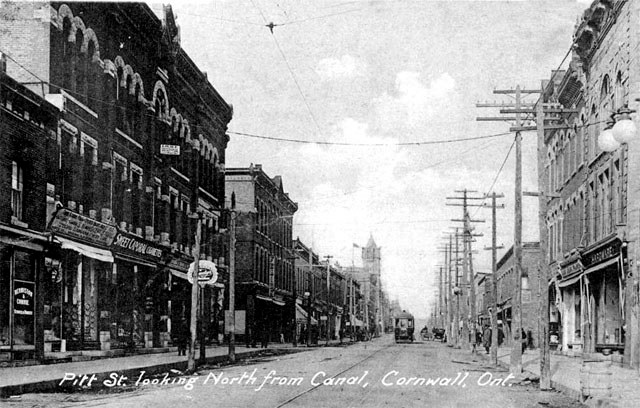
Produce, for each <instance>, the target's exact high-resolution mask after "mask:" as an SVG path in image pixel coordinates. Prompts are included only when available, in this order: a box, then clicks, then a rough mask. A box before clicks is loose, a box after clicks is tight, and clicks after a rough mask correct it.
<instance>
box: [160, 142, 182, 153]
mask: <svg viewBox="0 0 640 408" xmlns="http://www.w3.org/2000/svg"><path fill="white" fill-rule="evenodd" d="M160 154H164V155H167V156H180V145H169V144H161V145H160Z"/></svg>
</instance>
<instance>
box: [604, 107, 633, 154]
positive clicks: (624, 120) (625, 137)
mask: <svg viewBox="0 0 640 408" xmlns="http://www.w3.org/2000/svg"><path fill="white" fill-rule="evenodd" d="M634 112H635V110H633V109H629V107H628V106H627V105H626V104H625V105H624V106H623V107H622V108H620V109H618V111H616V112H614V113H612V114H611V118H610V119H609V120H608V121H607V126H606V127H605V128H604V130H603V131H602V133H600V137H598V147H599V148H600V149H601V150H603V151H605V152H612V151H614V150H616V149H617V148H618V147H620V145H621V144H624V143H629V142H630V141H632V140H633V139H634V138H635V137H636V131H637V129H636V125H635V123H633V120H632V119H631V114H632V113H634Z"/></svg>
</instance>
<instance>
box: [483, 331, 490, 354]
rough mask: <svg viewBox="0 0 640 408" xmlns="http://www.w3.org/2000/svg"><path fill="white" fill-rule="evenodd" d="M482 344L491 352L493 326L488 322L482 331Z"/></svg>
mask: <svg viewBox="0 0 640 408" xmlns="http://www.w3.org/2000/svg"><path fill="white" fill-rule="evenodd" d="M482 345H483V346H484V349H485V350H486V351H487V354H489V349H491V327H489V325H488V324H485V325H484V330H483V331H482Z"/></svg>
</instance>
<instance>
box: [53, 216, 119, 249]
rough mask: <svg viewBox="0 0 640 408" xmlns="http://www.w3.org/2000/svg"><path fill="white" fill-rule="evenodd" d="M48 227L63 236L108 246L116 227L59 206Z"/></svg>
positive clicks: (114, 234)
mask: <svg viewBox="0 0 640 408" xmlns="http://www.w3.org/2000/svg"><path fill="white" fill-rule="evenodd" d="M49 229H50V230H51V231H52V232H54V233H56V234H59V235H61V236H63V237H67V238H71V239H78V240H81V241H85V242H89V243H92V244H97V245H100V246H110V245H111V243H112V242H113V239H114V237H115V236H116V233H117V232H118V231H117V230H116V227H115V226H113V225H109V224H105V223H103V222H100V221H97V220H94V219H92V218H89V217H86V216H84V215H82V214H78V213H76V212H73V211H71V210H69V209H67V208H61V209H60V210H58V211H57V212H56V215H55V217H54V218H53V220H52V221H51V225H50V226H49Z"/></svg>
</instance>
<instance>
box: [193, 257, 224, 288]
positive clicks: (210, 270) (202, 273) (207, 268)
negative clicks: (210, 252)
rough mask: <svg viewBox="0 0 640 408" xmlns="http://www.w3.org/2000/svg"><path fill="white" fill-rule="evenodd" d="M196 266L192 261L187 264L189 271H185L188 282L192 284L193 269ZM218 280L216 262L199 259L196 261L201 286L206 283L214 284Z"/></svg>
mask: <svg viewBox="0 0 640 408" xmlns="http://www.w3.org/2000/svg"><path fill="white" fill-rule="evenodd" d="M195 267H196V263H195V262H193V263H192V264H191V265H190V266H189V272H187V279H188V280H189V283H191V284H193V270H194V268H195ZM217 280H218V269H217V268H216V264H214V263H213V262H211V261H206V260H201V261H199V262H198V283H199V284H200V285H201V286H204V285H206V284H214V283H216V281H217Z"/></svg>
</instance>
